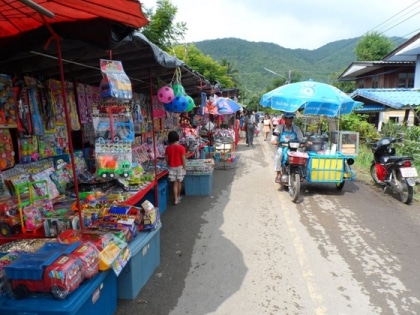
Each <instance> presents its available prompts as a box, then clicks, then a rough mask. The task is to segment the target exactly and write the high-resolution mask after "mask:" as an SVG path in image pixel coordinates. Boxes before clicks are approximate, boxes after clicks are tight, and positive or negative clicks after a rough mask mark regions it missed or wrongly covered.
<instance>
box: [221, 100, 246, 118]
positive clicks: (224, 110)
mask: <svg viewBox="0 0 420 315" xmlns="http://www.w3.org/2000/svg"><path fill="white" fill-rule="evenodd" d="M215 103H216V106H217V113H218V114H219V115H227V114H233V113H235V112H237V111H238V110H240V109H241V108H242V107H241V105H239V104H238V103H236V102H235V101H234V100H232V99H230V98H227V97H218V98H217V99H216V102H215Z"/></svg>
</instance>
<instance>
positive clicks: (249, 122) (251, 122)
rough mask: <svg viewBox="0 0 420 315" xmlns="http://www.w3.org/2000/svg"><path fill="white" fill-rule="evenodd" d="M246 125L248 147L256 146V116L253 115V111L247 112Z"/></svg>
mask: <svg viewBox="0 0 420 315" xmlns="http://www.w3.org/2000/svg"><path fill="white" fill-rule="evenodd" d="M245 125H246V141H247V146H248V147H249V146H251V147H253V146H254V132H255V125H256V122H255V115H252V113H251V111H247V113H246V116H245Z"/></svg>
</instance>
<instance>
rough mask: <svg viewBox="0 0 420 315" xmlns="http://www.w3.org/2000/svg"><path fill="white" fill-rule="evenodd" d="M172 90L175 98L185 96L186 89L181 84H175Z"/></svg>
mask: <svg viewBox="0 0 420 315" xmlns="http://www.w3.org/2000/svg"><path fill="white" fill-rule="evenodd" d="M172 89H173V90H174V94H175V96H183V95H185V89H184V87H183V86H182V85H181V83H175V84H174V85H173V86H172Z"/></svg>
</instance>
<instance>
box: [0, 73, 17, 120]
mask: <svg viewBox="0 0 420 315" xmlns="http://www.w3.org/2000/svg"><path fill="white" fill-rule="evenodd" d="M15 104H16V102H15V95H14V93H13V85H12V79H11V77H10V76H9V75H6V74H0V125H3V127H10V128H16V127H17V116H16V105H15Z"/></svg>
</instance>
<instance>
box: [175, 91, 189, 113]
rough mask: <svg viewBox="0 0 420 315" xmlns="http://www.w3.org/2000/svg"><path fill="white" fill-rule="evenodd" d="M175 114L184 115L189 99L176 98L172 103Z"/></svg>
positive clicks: (183, 97)
mask: <svg viewBox="0 0 420 315" xmlns="http://www.w3.org/2000/svg"><path fill="white" fill-rule="evenodd" d="M172 106H173V109H174V112H176V113H182V112H185V111H186V110H187V108H188V99H187V98H186V97H185V96H180V95H179V96H176V97H175V98H174V100H173V101H172Z"/></svg>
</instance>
